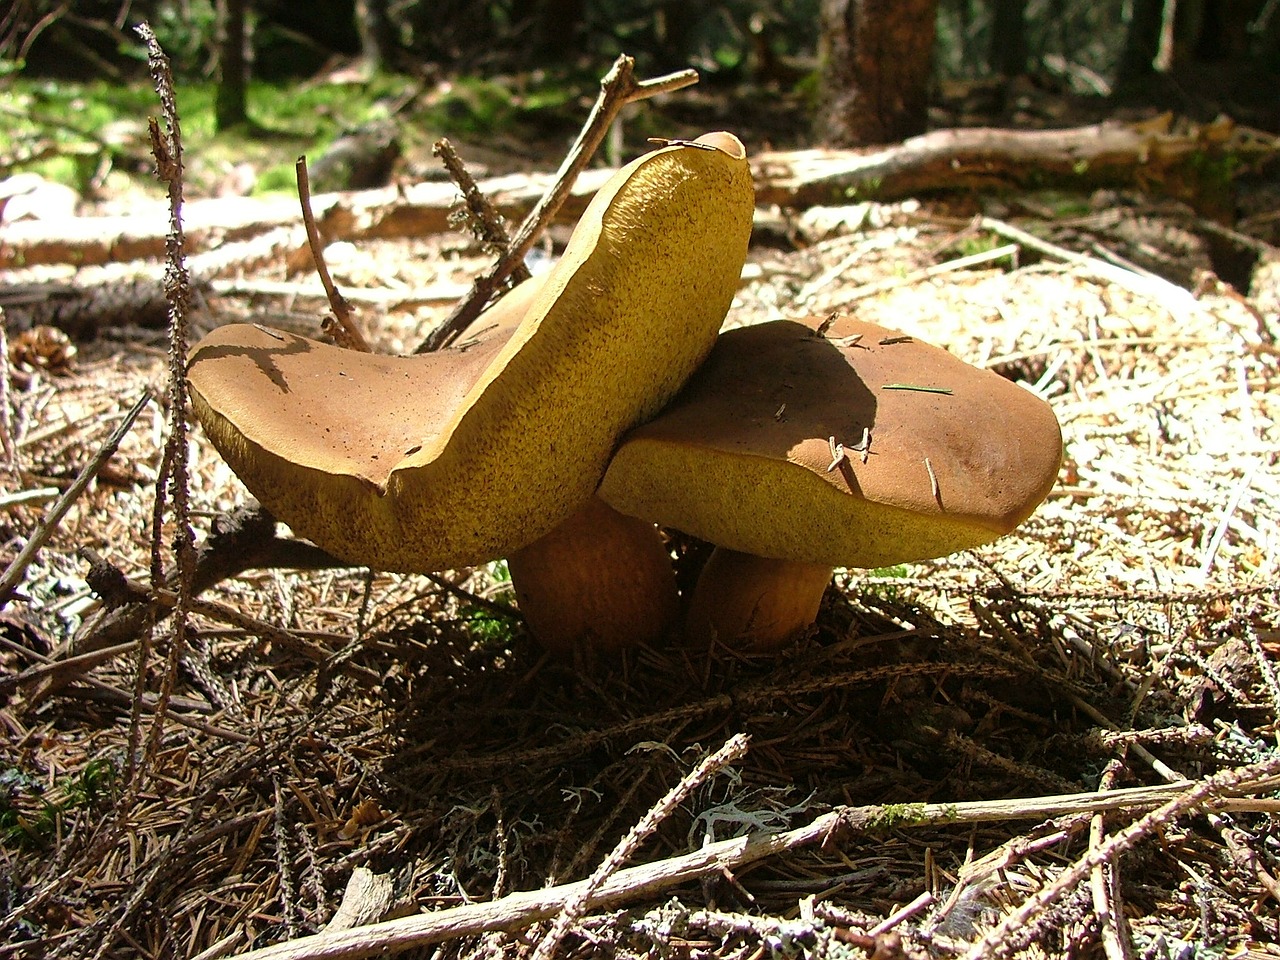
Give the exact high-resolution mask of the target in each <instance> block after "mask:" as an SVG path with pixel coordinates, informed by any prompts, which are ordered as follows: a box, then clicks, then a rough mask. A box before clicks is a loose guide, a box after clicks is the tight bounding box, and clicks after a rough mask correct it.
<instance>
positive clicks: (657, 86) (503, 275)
mask: <svg viewBox="0 0 1280 960" xmlns="http://www.w3.org/2000/svg"><path fill="white" fill-rule="evenodd" d="M634 67H635V61H634V60H632V59H631V57H628V56H626V55H625V54H623V55H622V56H620V57H618V59H617V60H616V61H614V64H613V68H612V69H611V70H610V71H609V72H608V73H607V74H606V75H605V76H604V79H602V80H601V81H600V95H599V97H597V98H596V102H595V105H594V106H593V107H592V108H591V114H590V115H589V116H588V117H587V122H586V123H585V124H584V125H583V128H582V132H581V133H579V134H578V139H577V140H575V141H574V143H573V146H572V147H570V148H569V153H568V155H567V156H566V157H565V158H564V162H563V163H561V164H560V169H559V170H558V171H557V172H556V178H555V181H554V182H553V183H552V184H551V187H550V189H548V190H547V192H546V193H545V194H544V195H543V196H542V198H541V199H540V200H538V203H537V205H536V206H535V207H534V208H533V210H531V211H530V212H529V215H528V216H527V217H525V219H524V222H523V223H521V224H520V229H519V230H517V231H516V235H515V236H514V237H512V238H511V243H510V244H509V245H508V246H507V248H506V249H505V250H504V251H503V253H502V256H501V257H500V258H499V259H498V262H497V263H495V264H494V265H493V267H492V268H491V269H490V270H489V271H488V272H487V273H485V274H483V275H481V276H479V277H477V278H476V281H475V286H474V287H473V288H472V290H471V293H470V294H468V295H467V296H466V297H465V298H463V300H462V301H461V302H460V303H459V304H458V305H457V307H455V308H454V310H453V312H452V313H450V314H449V316H448V317H446V318H445V320H444V322H443V323H441V324H440V326H438V327H437V328H436V329H435V330H433V331H431V333H430V335H429V336H428V337H427V339H426V340H424V341H423V343H422V344H421V345H420V346H419V347H418V352H419V353H424V352H427V351H430V350H438V349H440V348H441V347H443V346H446V345H448V344H449V343H451V342H452V341H453V340H454V339H455V338H456V337H457V336H458V335H459V334H460V333H461V332H462V331H463V330H465V329H466V328H467V327H468V326H469V325H470V323H471V321H472V320H474V319H475V318H476V317H477V316H479V315H480V311H481V310H483V309H484V308H485V305H486V304H488V302H489V301H490V299H492V297H493V295H494V294H496V293H497V292H498V291H499V290H500V289H501V288H502V285H503V284H504V283H505V282H506V280H507V278H508V277H510V276H511V275H512V273H514V272H515V271H516V269H517V268H518V267H519V266H520V265H522V264H523V263H524V258H525V256H526V255H527V254H528V252H529V251H530V250H531V249H533V244H534V242H535V241H536V240H537V239H538V237H539V236H541V234H542V232H543V231H544V230H545V229H546V228H547V225H548V224H549V223H551V221H552V220H553V219H554V218H555V216H556V214H557V213H558V212H559V211H560V209H561V208H562V207H563V206H564V203H565V201H566V200H567V199H568V198H569V196H570V194H571V192H572V191H573V187H574V184H575V183H576V182H577V180H578V176H579V174H581V173H582V171H583V170H585V169H586V166H587V163H588V162H590V160H591V157H592V155H593V154H594V153H595V152H596V148H597V147H599V146H600V142H601V141H602V140H604V135H605V134H606V133H607V132H608V130H609V127H610V125H611V124H612V123H613V121H614V119H615V118H616V117H617V116H618V114H619V113H620V112H621V111H622V108H623V107H625V106H626V105H627V104H628V103H633V102H635V101H636V100H645V99H647V98H649V97H654V96H657V95H658V94H660V93H667V92H669V91H672V90H678V89H680V88H681V87H686V86H688V85H689V84H691V83H696V82H697V79H698V75H697V73H695V72H694V71H693V70H681V71H679V72H677V73H673V74H669V75H668V76H665V77H657V78H655V79H653V80H645V81H637V80H636V79H635V76H634V74H633V70H634Z"/></svg>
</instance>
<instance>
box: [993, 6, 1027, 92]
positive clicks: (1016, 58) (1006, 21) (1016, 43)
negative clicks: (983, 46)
mask: <svg viewBox="0 0 1280 960" xmlns="http://www.w3.org/2000/svg"><path fill="white" fill-rule="evenodd" d="M1026 16H1027V0H995V3H994V5H993V7H992V11H991V46H990V48H989V50H988V53H987V63H988V65H989V66H990V67H991V72H992V73H994V74H997V75H998V76H1002V77H1018V76H1021V75H1022V74H1024V73H1026V70H1027V20H1026Z"/></svg>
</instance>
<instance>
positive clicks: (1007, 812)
mask: <svg viewBox="0 0 1280 960" xmlns="http://www.w3.org/2000/svg"><path fill="white" fill-rule="evenodd" d="M1246 769H1251V768H1246ZM1232 772H1233V773H1234V774H1235V775H1236V777H1237V778H1238V779H1237V780H1236V781H1235V782H1233V783H1232V784H1231V788H1230V791H1229V792H1230V793H1232V794H1236V795H1241V796H1243V795H1245V794H1249V793H1260V792H1265V791H1269V790H1273V789H1275V787H1276V786H1277V785H1278V784H1280V778H1278V777H1276V776H1275V775H1274V771H1269V772H1268V774H1267V775H1266V776H1265V777H1262V778H1259V779H1255V780H1250V779H1248V778H1247V777H1242V771H1240V770H1237V771H1232ZM1220 782H1221V781H1220V780H1219V779H1215V780H1213V781H1200V782H1198V783H1186V782H1184V783H1180V784H1173V785H1167V786H1165V785H1162V786H1157V787H1138V788H1134V789H1129V790H1116V791H1112V792H1108V793H1082V794H1072V795H1069V796H1056V797H1038V798H1028V799H1020V800H988V801H977V802H968V803H920V804H901V805H897V806H894V807H882V806H872V807H844V808H841V809H838V810H836V811H834V812H832V813H828V814H824V815H823V816H820V817H818V818H816V819H815V820H813V821H812V822H810V823H809V824H808V825H806V826H803V827H798V828H796V829H794V830H782V831H776V832H769V833H756V834H751V835H748V836H745V837H737V838H734V839H732V840H721V841H719V842H716V843H710V844H707V845H706V846H704V847H702V848H701V849H699V850H697V851H695V852H693V853H688V854H684V855H683V856H678V857H671V858H669V859H666V860H659V861H657V862H656V863H648V864H644V865H641V866H637V867H630V868H628V869H625V870H620V871H618V872H617V873H615V874H613V875H612V876H611V877H609V878H608V879H607V880H605V881H604V883H603V884H601V886H600V887H599V889H598V890H597V891H596V893H595V894H594V895H593V896H591V898H590V900H589V905H590V906H592V907H595V908H604V907H609V906H616V905H618V904H622V903H625V902H629V901H636V900H641V899H644V898H646V897H650V896H653V895H655V894H657V893H659V892H661V891H663V890H666V889H669V888H670V887H673V886H677V885H679V884H681V883H686V882H688V881H690V880H696V879H698V878H700V877H704V876H709V875H711V874H716V873H719V872H721V871H722V870H726V869H728V870H732V869H735V868H738V867H742V866H744V865H746V864H749V863H754V862H756V861H758V860H763V859H765V858H766V857H771V856H774V855H776V854H779V853H782V852H784V851H787V850H794V849H797V848H799V847H805V846H810V845H813V844H819V843H823V844H825V843H828V842H833V841H835V840H837V839H838V838H839V836H840V835H841V834H842V833H844V832H846V831H868V830H876V829H881V828H885V827H890V826H891V827H893V828H895V829H904V828H907V827H913V826H929V825H934V826H936V825H938V824H948V823H950V824H961V823H984V822H993V821H1003V820H1015V819H1016V820H1044V819H1048V818H1050V817H1060V816H1070V815H1073V814H1081V813H1090V812H1098V811H1109V810H1144V809H1151V808H1153V807H1157V806H1159V805H1160V804H1161V803H1165V802H1173V803H1179V804H1183V805H1184V806H1183V809H1186V805H1187V804H1188V803H1189V802H1194V803H1200V804H1205V803H1209V802H1210V801H1212V802H1214V805H1215V806H1216V807H1217V808H1218V809H1237V810H1264V809H1265V810H1280V801H1275V800H1255V799H1252V798H1246V799H1240V800H1231V799H1227V798H1226V797H1225V796H1215V794H1214V789H1213V787H1214V785H1215V784H1218V783H1220ZM1193 792H1194V796H1193ZM1226 792H1228V791H1222V793H1226ZM1189 796H1193V800H1192V801H1188V800H1187V797H1189ZM1171 798H1172V799H1171ZM588 884H589V881H587V880H580V881H578V882H576V883H568V884H562V885H560V886H556V887H547V888H545V889H542V890H530V891H526V892H522V893H514V894H511V895H510V896H507V897H503V898H501V899H499V900H494V901H491V902H489V903H470V904H466V905H465V906H461V907H455V908H452V909H449V910H440V911H436V912H435V913H425V914H418V915H415V916H412V917H402V918H399V919H396V920H388V921H386V922H384V923H379V924H373V925H371V926H367V927H359V928H356V929H352V930H342V931H337V932H334V933H327V932H326V933H320V934H316V935H314V936H310V937H302V938H300V939H298V940H291V941H287V942H284V943H278V944H274V945H273V946H269V947H264V948H262V949H260V950H252V951H250V952H248V953H245V954H241V955H240V960H319V958H324V960H339V958H358V957H371V956H386V955H388V954H391V953H396V952H400V951H403V950H409V949H412V948H413V947H421V946H427V945H429V944H433V943H442V942H444V941H446V940H453V939H456V938H459V937H466V936H472V935H474V934H479V933H487V932H492V931H495V930H517V929H520V928H523V927H527V926H529V925H530V924H533V923H536V922H538V921H540V920H546V919H548V918H550V917H553V916H555V915H556V914H558V913H559V912H560V911H561V910H562V909H563V908H564V906H565V904H567V903H570V902H572V901H574V900H576V899H577V898H579V897H581V896H582V893H583V891H584V890H586V889H587V888H588Z"/></svg>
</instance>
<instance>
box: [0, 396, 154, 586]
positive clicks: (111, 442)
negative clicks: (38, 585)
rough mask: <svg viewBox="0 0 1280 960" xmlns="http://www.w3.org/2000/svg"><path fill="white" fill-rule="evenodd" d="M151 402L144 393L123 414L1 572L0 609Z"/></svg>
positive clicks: (149, 397)
mask: <svg viewBox="0 0 1280 960" xmlns="http://www.w3.org/2000/svg"><path fill="white" fill-rule="evenodd" d="M150 402H151V394H150V393H144V394H143V395H142V397H141V398H140V399H139V400H138V402H137V403H135V404H134V405H133V408H132V409H131V410H130V411H129V412H128V413H127V414H125V417H124V419H123V420H121V421H120V424H119V426H117V427H116V429H115V430H113V431H112V432H111V436H109V437H108V438H107V440H106V442H105V443H104V444H103V445H102V446H101V447H100V448H99V449H98V452H97V453H96V454H94V456H93V457H92V458H91V459H90V460H89V462H88V463H86V464H85V465H84V468H83V469H82V470H81V471H80V473H79V474H78V475H77V476H76V478H75V480H74V482H72V484H71V486H69V487H68V488H67V492H66V493H64V494H63V495H62V498H61V499H60V500H59V501H58V502H57V503H55V504H54V505H53V507H52V509H50V510H49V512H48V514H46V516H45V518H44V521H43V522H42V523H41V524H40V526H39V527H37V528H36V530H35V532H34V533H32V534H31V536H30V537H29V538H28V540H27V542H26V545H25V546H23V548H22V550H20V551H19V552H18V555H17V556H16V557H14V558H13V560H12V562H10V564H9V566H8V567H7V568H6V569H5V571H4V575H3V576H0V608H3V607H4V606H5V604H7V603H8V602H9V600H10V599H11V598H12V597H13V591H14V589H15V588H16V587H17V586H18V583H19V582H20V581H21V580H22V576H23V574H24V573H25V572H26V569H27V567H28V566H29V565H30V563H31V561H32V560H33V559H35V555H36V554H37V553H38V552H39V551H40V548H41V547H42V546H44V544H45V543H46V542H47V541H48V539H49V537H50V535H52V533H53V531H54V530H56V529H57V528H58V524H59V523H61V522H62V518H63V517H65V516H66V515H67V511H68V510H70V509H71V505H72V504H73V503H75V502H76V499H77V498H78V497H79V496H80V494H82V493H84V491H85V488H86V487H88V486H89V483H90V481H92V480H93V478H94V477H96V476H97V475H98V471H99V470H101V469H102V467H103V464H105V463H106V462H107V461H108V460H110V459H111V457H112V456H113V455H114V454H115V452H116V450H117V449H118V448H119V446H120V442H121V441H122V440H123V439H124V437H125V434H127V433H128V432H129V430H130V429H131V428H132V427H133V423H134V421H135V420H137V419H138V415H139V414H140V413H142V411H143V408H145V407H146V405H147V404H148V403H150Z"/></svg>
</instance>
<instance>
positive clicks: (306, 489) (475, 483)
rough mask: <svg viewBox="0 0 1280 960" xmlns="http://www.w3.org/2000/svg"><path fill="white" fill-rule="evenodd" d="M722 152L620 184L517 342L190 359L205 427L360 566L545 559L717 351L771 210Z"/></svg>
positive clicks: (311, 533) (250, 473) (731, 155)
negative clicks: (606, 474)
mask: <svg viewBox="0 0 1280 960" xmlns="http://www.w3.org/2000/svg"><path fill="white" fill-rule="evenodd" d="M718 142H719V143H722V144H726V145H729V146H730V150H729V151H726V150H723V149H713V150H708V149H698V148H694V147H688V146H671V147H667V148H664V149H662V150H658V151H655V152H653V153H650V154H648V155H646V156H644V157H641V158H640V159H638V160H636V161H634V162H633V163H631V164H629V165H628V166H626V167H624V168H623V169H622V170H620V171H619V172H618V174H617V175H616V176H615V177H614V178H613V179H611V180H610V181H609V183H608V184H607V185H606V186H605V187H604V188H603V189H602V190H601V191H600V192H599V193H598V194H597V195H596V197H595V198H594V199H593V201H592V203H591V204H590V206H589V207H588V209H587V211H586V212H585V213H584V215H583V217H582V220H581V221H580V222H579V224H578V227H577V228H576V229H575V231H574V234H573V237H572V238H571V240H570V242H569V245H568V248H567V249H566V251H565V255H564V257H563V258H562V259H561V260H560V262H559V263H558V264H557V265H556V267H555V268H553V270H552V271H551V273H550V274H549V275H548V276H547V278H546V280H545V282H544V283H543V284H542V287H541V289H540V290H539V292H538V293H537V294H536V296H535V297H534V300H533V304H532V306H531V307H530V308H529V311H528V313H527V314H526V316H525V319H524V320H523V322H522V323H521V324H520V325H519V326H518V327H517V328H516V330H515V332H514V333H513V334H512V335H511V337H510V339H508V340H507V341H506V342H505V343H493V342H491V343H489V344H487V345H481V347H479V348H473V349H472V350H469V351H466V352H465V353H462V352H451V353H445V354H439V355H424V356H415V357H381V356H374V355H370V354H360V353H354V352H352V351H347V350H341V349H339V348H336V347H331V346H326V345H323V344H319V343H316V342H315V341H311V340H307V339H305V338H302V337H295V336H292V335H289V334H284V333H279V332H276V331H268V330H265V328H259V327H256V326H253V325H234V326H229V327H224V328H220V329H219V330H216V331H214V332H213V333H212V334H210V335H209V337H207V338H205V340H204V341H202V342H201V343H200V344H198V345H197V346H196V348H195V349H194V350H193V352H192V355H191V362H190V366H189V377H190V381H191V386H192V396H193V403H194V407H195V410H196V413H197V416H198V417H199V418H200V420H201V422H202V424H203V425H204V427H205V430H206V432H207V433H208V435H209V436H210V438H211V439H212V441H213V443H214V445H215V446H216V447H217V448H218V450H219V452H220V453H221V454H222V455H223V457H224V458H225V459H226V460H227V462H228V464H229V465H230V466H231V468H232V469H233V470H234V471H235V472H236V474H237V475H238V476H239V477H240V478H241V480H243V482H244V483H245V486H246V487H248V489H249V490H250V492H251V493H253V494H254V496H256V497H258V498H259V500H261V501H262V503H263V504H264V505H265V506H266V507H267V508H268V509H270V510H271V511H272V512H273V513H275V515H276V516H277V517H278V518H279V519H281V520H283V521H284V522H286V523H288V524H289V525H290V526H292V527H293V528H294V530H295V532H296V533H298V534H299V535H301V536H304V537H307V538H309V539H312V540H314V541H315V542H316V543H318V544H319V545H320V546H322V547H324V548H325V549H326V550H329V551H330V552H332V553H334V554H335V555H337V556H339V557H342V558H343V559H345V560H348V561H351V562H353V563H360V564H367V565H369V566H373V567H375V568H378V569H390V570H404V571H425V570H434V569H442V568H446V567H451V566H459V565H464V564H472V563H480V562H484V561H486V560H491V559H494V558H496V557H500V556H504V555H506V554H508V553H510V552H511V551H512V550H514V549H517V548H519V547H521V546H523V545H525V544H526V543H529V542H531V541H532V540H534V539H536V538H537V537H539V536H541V535H542V534H544V533H546V532H547V531H548V530H550V529H551V528H552V527H553V526H555V525H556V524H557V523H558V522H559V521H560V520H561V519H562V518H563V517H565V516H567V515H568V514H569V513H570V512H571V511H572V510H573V509H575V508H576V507H577V506H578V505H579V504H580V503H581V502H582V501H583V500H584V499H586V498H587V497H588V496H590V495H591V493H592V492H593V491H594V489H595V487H596V485H597V483H598V482H599V479H600V476H601V475H602V473H603V471H604V468H605V465H606V463H607V461H608V457H609V455H610V453H611V452H612V450H613V448H614V446H615V445H616V443H617V441H618V438H619V437H620V436H621V434H622V433H623V432H624V431H625V430H627V429H628V428H629V427H631V426H632V425H634V424H635V423H638V422H640V421H642V420H644V419H646V418H648V417H650V416H652V415H653V414H654V413H656V412H657V411H658V410H659V409H661V407H662V406H663V405H664V404H665V403H666V402H667V401H668V400H669V399H670V398H671V397H672V396H673V395H674V394H675V393H676V392H677V391H678V390H679V389H680V387H681V386H682V385H683V384H684V382H685V381H686V380H687V379H688V377H689V376H690V375H691V374H692V373H693V371H694V370H695V369H696V368H697V366H698V365H699V363H701V361H702V360H703V358H704V357H705V356H706V354H707V352H708V351H709V350H710V349H711V346H712V344H713V343H714V341H715V337H716V333H717V331H718V329H719V327H720V324H721V322H722V320H723V318H724V315H725V313H726V312H727V311H728V308H729V305H730V303H731V301H732V298H733V294H734V291H735V289H736V287H737V283H738V278H739V275H740V272H741V268H742V264H743V261H744V260H745V258H746V251H747V243H748V239H749V236H750V230H751V219H752V211H753V205H754V203H753V188H752V182H751V175H750V171H749V169H748V166H747V162H746V159H745V155H744V153H743V151H741V150H740V149H733V148H732V145H736V140H734V141H732V142H731V143H730V141H728V140H727V139H725V138H723V135H722V139H720V140H719V141H718ZM738 146H740V145H738Z"/></svg>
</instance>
